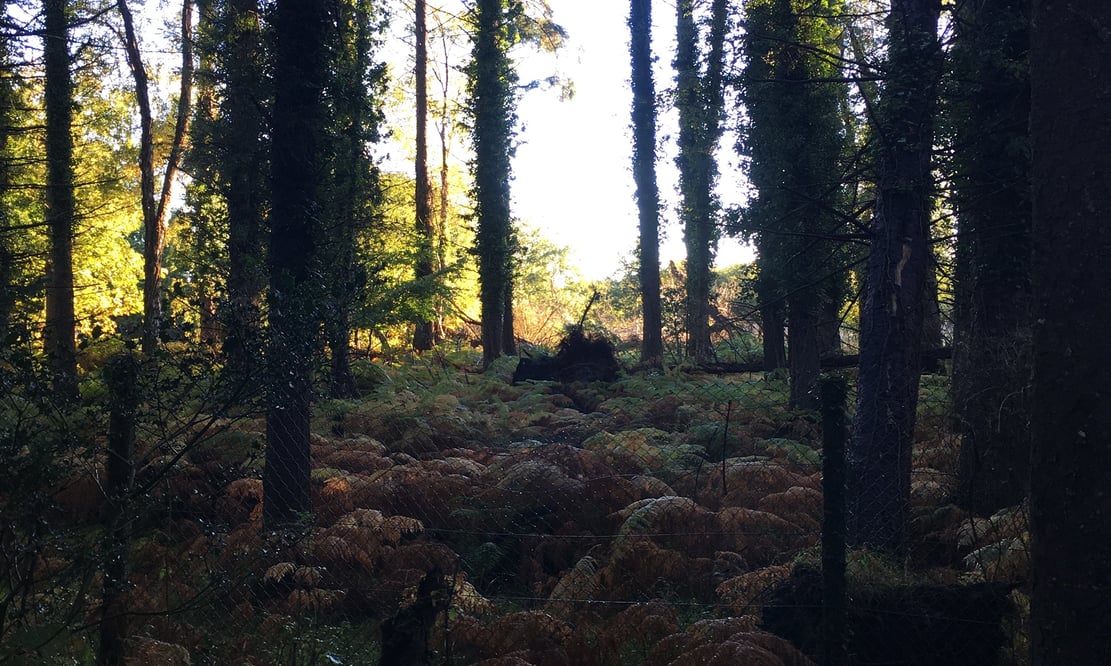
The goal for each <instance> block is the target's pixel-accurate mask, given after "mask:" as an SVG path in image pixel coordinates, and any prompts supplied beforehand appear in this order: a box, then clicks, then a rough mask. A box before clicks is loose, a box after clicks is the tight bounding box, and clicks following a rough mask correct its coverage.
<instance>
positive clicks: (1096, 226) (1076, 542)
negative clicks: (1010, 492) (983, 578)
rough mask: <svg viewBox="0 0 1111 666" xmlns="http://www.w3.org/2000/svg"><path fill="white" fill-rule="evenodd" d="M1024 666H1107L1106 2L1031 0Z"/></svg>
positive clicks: (1110, 135)
mask: <svg viewBox="0 0 1111 666" xmlns="http://www.w3.org/2000/svg"><path fill="white" fill-rule="evenodd" d="M1032 25H1033V33H1032V40H1031V51H1030V65H1031V69H1030V73H1031V100H1032V105H1031V113H1030V120H1031V122H1030V126H1031V133H1032V140H1033V151H1032V156H1033V169H1032V171H1033V173H1032V176H1033V177H1032V179H1031V181H1032V183H1033V185H1034V190H1033V201H1034V207H1033V248H1034V258H1033V301H1034V308H1035V315H1034V320H1035V321H1036V322H1037V325H1036V327H1035V331H1034V378H1033V399H1032V401H1031V405H1032V410H1031V421H1032V432H1033V455H1032V458H1031V461H1032V462H1031V464H1032V470H1033V474H1032V476H1031V489H1030V523H1031V530H1030V532H1031V537H1032V543H1031V573H1032V586H1031V587H1032V593H1031V599H1030V627H1031V645H1030V650H1031V655H1030V656H1031V663H1032V664H1034V666H1043V665H1045V666H1049V665H1051V664H1052V665H1054V666H1056V665H1058V664H1070V665H1077V666H1089V665H1090V666H1095V665H1096V664H1107V663H1111V632H1109V631H1108V630H1107V628H1108V627H1109V626H1111V605H1108V603H1107V600H1108V597H1109V596H1111V567H1109V566H1108V562H1111V539H1108V538H1107V535H1108V534H1111V472H1109V470H1111V410H1109V409H1108V408H1107V396H1108V395H1111V345H1108V344H1107V333H1106V332H1107V327H1108V325H1109V324H1111V299H1108V291H1109V290H1111V263H1109V262H1108V261H1107V253H1106V249H1107V248H1111V225H1109V224H1108V220H1109V219H1111V190H1109V189H1108V187H1107V183H1108V179H1109V178H1111V115H1108V113H1107V108H1108V104H1109V103H1111V41H1109V40H1108V35H1109V34H1111V4H1108V3H1102V2H1098V3H1097V2H1092V3H1086V4H1084V5H1083V10H1081V9H1080V8H1079V6H1078V5H1076V4H1075V3H1068V2H1062V1H1061V0H1035V2H1034V3H1033V23H1032Z"/></svg>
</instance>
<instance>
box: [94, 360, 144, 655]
mask: <svg viewBox="0 0 1111 666" xmlns="http://www.w3.org/2000/svg"><path fill="white" fill-rule="evenodd" d="M138 377H139V359H138V358H137V357H136V356H135V355H134V354H131V353H128V352H125V353H121V354H116V355H115V356H113V357H112V358H110V359H109V360H108V364H107V365H106V366H105V368H104V381H105V383H106V384H107V385H108V404H109V410H110V413H109V421H108V455H107V460H106V462H105V467H106V470H105V472H106V475H105V476H106V477H107V478H106V479H105V485H104V492H105V494H106V495H107V497H108V513H107V516H106V517H105V530H104V592H103V599H102V606H101V618H100V650H99V651H98V654H97V664H98V665H99V666H117V665H121V666H122V664H123V663H124V660H125V646H124V642H125V641H126V639H127V624H128V623H127V607H126V603H125V595H126V594H127V587H128V583H127V577H128V574H127V569H128V558H127V549H128V542H129V541H130V538H131V534H130V532H131V518H130V515H129V510H128V504H129V502H130V498H129V497H128V494H129V493H130V492H131V485H132V481H133V480H134V476H135V466H134V460H133V457H134V450H135V412H136V409H137V408H138V405H139V390H138V387H137V386H136V384H137V383H138V382H137V380H138Z"/></svg>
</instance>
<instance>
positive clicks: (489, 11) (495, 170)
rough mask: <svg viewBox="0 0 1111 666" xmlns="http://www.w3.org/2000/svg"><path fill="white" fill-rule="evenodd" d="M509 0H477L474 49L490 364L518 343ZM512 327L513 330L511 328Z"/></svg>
mask: <svg viewBox="0 0 1111 666" xmlns="http://www.w3.org/2000/svg"><path fill="white" fill-rule="evenodd" d="M505 32H506V16H505V3H504V0H477V2H476V3H475V32H474V49H473V54H472V55H473V57H472V61H471V65H470V69H471V71H470V93H471V113H472V116H473V118H474V132H473V136H474V152H475V156H474V180H475V183H474V198H475V217H476V219H477V223H478V233H477V234H476V239H475V242H476V250H477V253H478V280H479V300H480V301H481V308H482V358H483V363H484V365H489V364H490V362H492V361H493V360H494V359H496V358H497V357H499V356H501V355H502V353H503V352H504V351H505V350H506V349H507V346H510V345H511V344H512V332H511V328H512V324H511V323H509V324H508V325H507V321H508V322H512V318H509V319H508V320H507V318H506V313H507V312H508V311H510V310H511V309H512V303H511V302H510V301H509V298H510V296H509V295H510V294H511V293H512V286H511V281H512V266H513V257H512V213H511V211H510V189H509V184H510V179H511V178H510V174H511V160H512V155H513V126H514V124H515V122H516V116H515V114H514V106H515V93H514V86H515V83H516V76H515V75H514V73H513V66H512V62H511V61H510V59H509V55H508V53H507V52H506V49H507V48H508V44H507V37H506V34H505ZM507 329H509V330H507Z"/></svg>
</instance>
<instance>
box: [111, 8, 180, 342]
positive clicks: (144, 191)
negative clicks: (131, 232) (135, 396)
mask: <svg viewBox="0 0 1111 666" xmlns="http://www.w3.org/2000/svg"><path fill="white" fill-rule="evenodd" d="M192 3H193V0H183V2H182V14H181V15H182V20H181V43H182V50H181V55H182V67H181V93H180V95H179V97H178V111H177V124H176V126H175V128H174V138H173V143H172V145H171V148H170V154H169V157H168V159H167V163H166V169H165V171H164V172H163V174H162V187H161V190H160V192H161V194H160V196H159V197H158V198H157V199H156V198H155V175H154V117H153V115H152V112H151V103H150V90H149V85H148V77H147V71H146V67H145V65H144V64H143V56H142V50H141V49H140V46H139V37H138V35H137V34H136V32H135V22H134V20H133V18H132V15H131V9H130V8H129V7H128V5H127V1H126V0H117V2H116V8H117V9H118V10H119V12H120V17H121V18H122V19H123V29H124V50H125V52H126V53H127V63H128V66H129V67H130V68H131V75H132V77H133V78H134V80H135V101H136V103H137V105H138V107H139V178H140V184H139V191H140V196H141V199H142V208H143V352H144V353H147V354H150V353H152V352H153V351H154V350H155V349H156V348H157V347H158V346H159V344H160V342H161V329H162V258H163V251H164V250H165V246H166V217H167V214H168V211H169V204H170V193H171V190H172V188H173V180H174V178H175V176H176V173H177V167H178V163H179V161H180V159H181V155H182V152H183V144H184V141H185V136H186V133H187V131H188V127H189V122H188V121H189V109H190V104H191V96H192V89H193V88H192V80H193V75H192V74H193V54H192V40H193V38H192V25H193V12H192V8H193V4H192Z"/></svg>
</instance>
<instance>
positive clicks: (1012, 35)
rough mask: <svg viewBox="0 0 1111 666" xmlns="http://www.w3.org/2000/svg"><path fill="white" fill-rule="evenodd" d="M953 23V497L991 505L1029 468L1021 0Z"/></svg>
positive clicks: (1006, 498) (1012, 499)
mask: <svg viewBox="0 0 1111 666" xmlns="http://www.w3.org/2000/svg"><path fill="white" fill-rule="evenodd" d="M954 30H955V39H954V43H953V61H954V65H953V68H954V77H953V78H954V79H955V80H956V81H957V82H958V84H955V85H954V86H953V90H952V92H951V94H950V97H951V98H952V99H951V101H950V103H949V107H950V108H952V113H953V115H954V118H953V121H952V122H953V123H954V125H955V128H954V142H955V145H954V153H955V158H954V159H955V168H954V175H953V185H954V192H953V198H954V202H955V209H956V211H957V216H958V222H959V224H958V229H957V268H956V277H955V289H956V292H957V293H956V296H957V302H956V307H955V308H954V329H955V330H954V347H955V349H956V353H955V358H954V362H953V397H954V404H955V406H956V409H957V414H958V417H959V420H960V425H961V451H960V463H959V467H958V496H957V501H958V502H959V503H960V504H961V505H962V506H963V507H965V508H967V509H970V510H972V511H974V512H976V513H978V514H981V515H990V514H992V513H994V512H996V511H998V510H999V509H1001V508H1003V507H1007V506H1013V505H1015V504H1018V503H1019V502H1021V501H1022V500H1023V498H1024V497H1026V494H1027V489H1028V486H1029V478H1028V477H1029V473H1030V467H1029V464H1030V453H1029V450H1030V449H1029V447H1030V429H1029V411H1030V403H1029V400H1030V396H1029V390H1028V389H1027V385H1028V383H1029V379H1030V371H1031V363H1032V361H1031V355H1030V328H1031V326H1032V320H1031V316H1030V257H1031V244H1030V224H1031V222H1030V216H1031V202H1030V156H1029V122H1030V81H1029V66H1030V63H1029V56H1030V54H1029V38H1030V34H1029V3H1028V2H1026V1H1025V0H1007V1H1006V2H1005V3H987V2H984V1H983V0H977V1H976V2H969V3H966V4H964V5H962V6H961V8H960V10H959V11H958V12H957V13H956V16H955V20H954Z"/></svg>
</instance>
